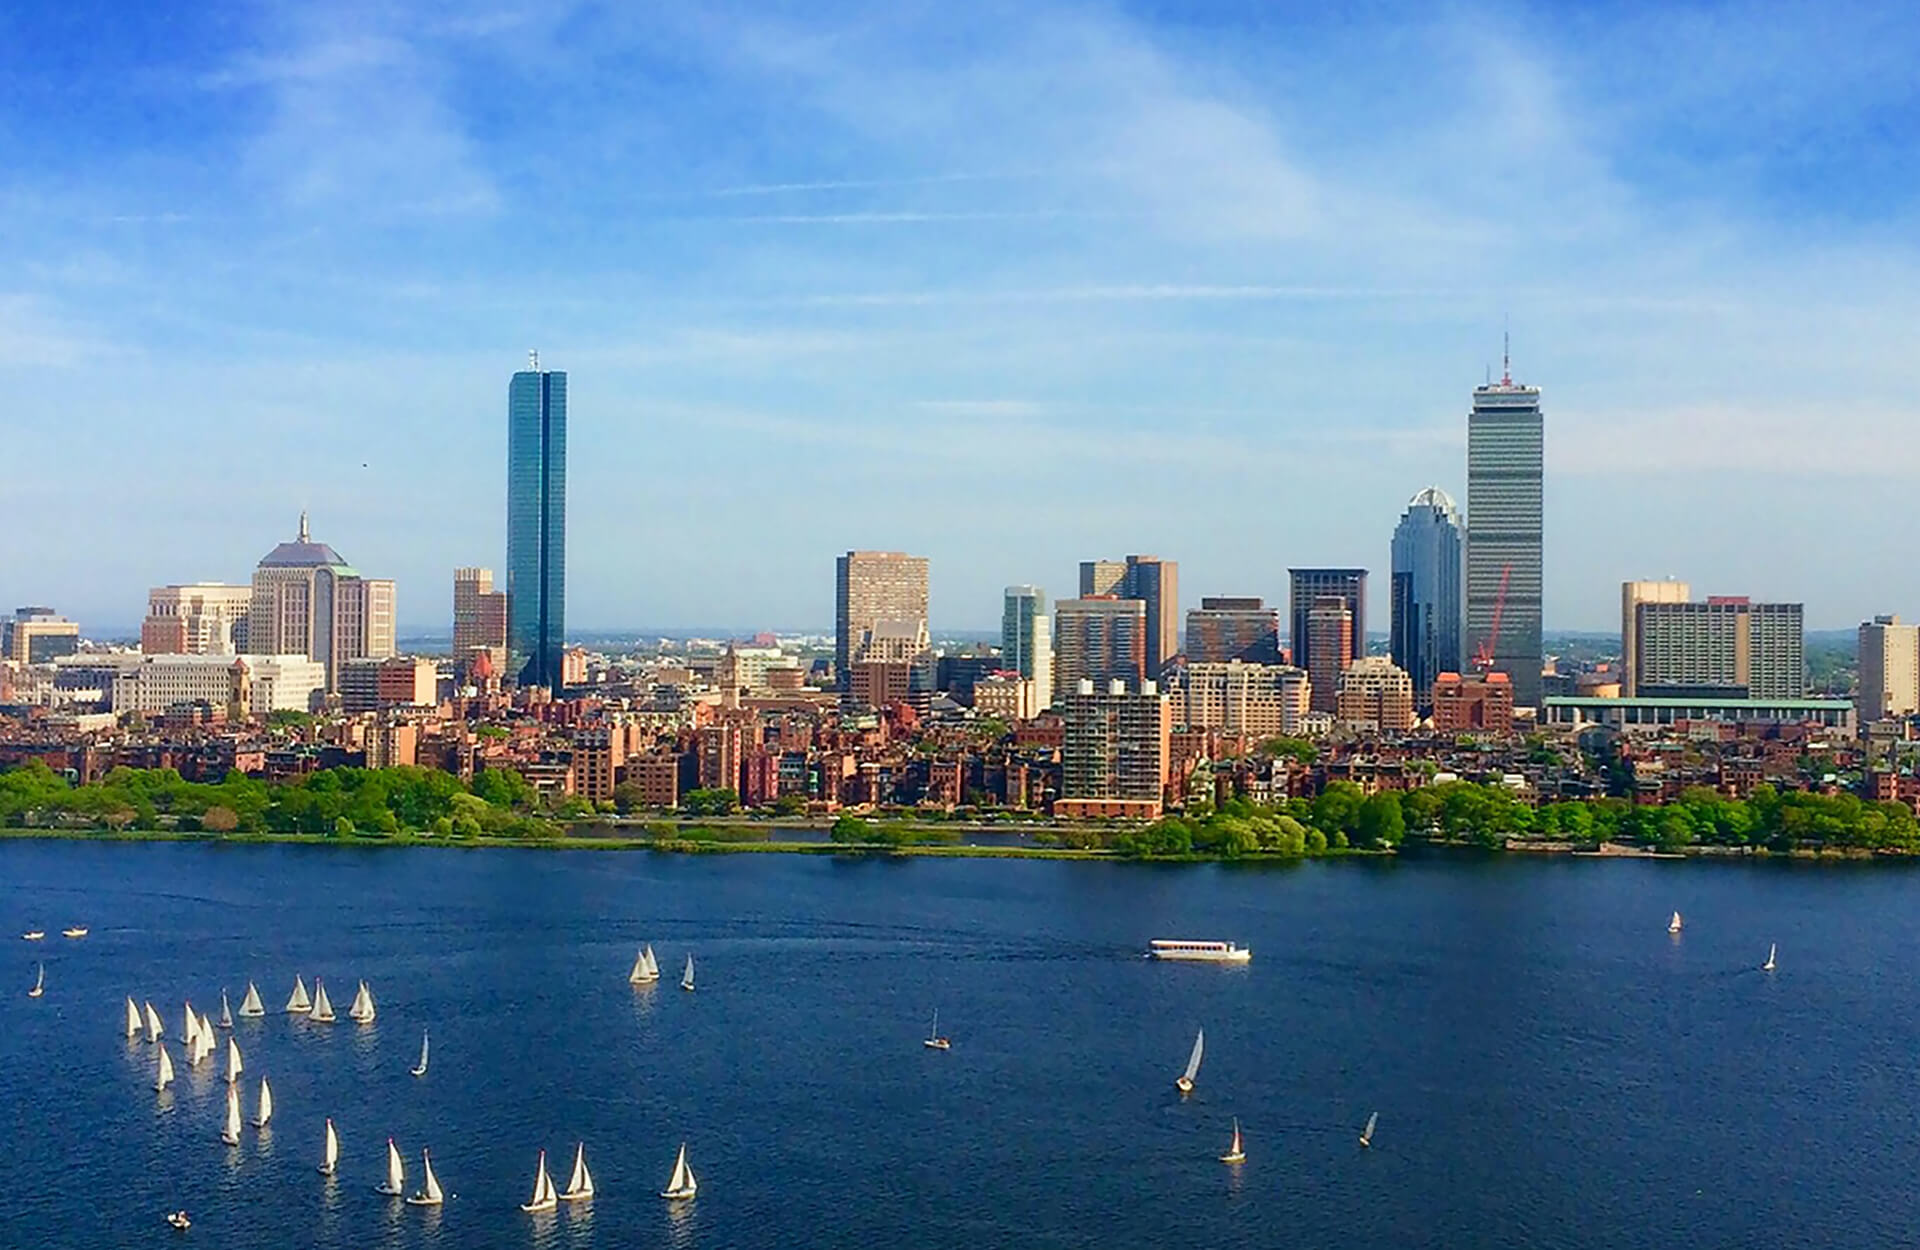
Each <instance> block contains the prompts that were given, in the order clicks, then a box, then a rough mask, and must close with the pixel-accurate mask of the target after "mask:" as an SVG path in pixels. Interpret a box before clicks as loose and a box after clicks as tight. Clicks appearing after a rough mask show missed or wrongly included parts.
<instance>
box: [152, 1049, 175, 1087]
mask: <svg viewBox="0 0 1920 1250" xmlns="http://www.w3.org/2000/svg"><path fill="white" fill-rule="evenodd" d="M171 1084H173V1060H172V1059H170V1058H169V1057H168V1056H167V1048H166V1047H165V1046H162V1047H161V1048H160V1077H159V1079H158V1080H156V1081H154V1083H153V1090H154V1092H155V1093H156V1094H157V1093H159V1092H160V1091H161V1090H163V1089H165V1088H166V1087H167V1086H169V1085H171Z"/></svg>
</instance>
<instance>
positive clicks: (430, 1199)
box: [407, 1150, 446, 1207]
mask: <svg viewBox="0 0 1920 1250" xmlns="http://www.w3.org/2000/svg"><path fill="white" fill-rule="evenodd" d="M420 1170H421V1171H422V1172H425V1173H426V1174H427V1176H426V1181H425V1183H424V1184H422V1185H421V1187H420V1192H419V1193H417V1194H409V1195H407V1205H408V1206H410V1207H437V1206H439V1205H440V1204H441V1203H442V1202H444V1201H446V1197H445V1195H443V1194H442V1193H441V1192H440V1178H439V1177H437V1176H435V1175H434V1174H433V1159H432V1158H431V1157H430V1156H429V1155H428V1154H427V1152H426V1151H424V1150H422V1151H421V1152H420Z"/></svg>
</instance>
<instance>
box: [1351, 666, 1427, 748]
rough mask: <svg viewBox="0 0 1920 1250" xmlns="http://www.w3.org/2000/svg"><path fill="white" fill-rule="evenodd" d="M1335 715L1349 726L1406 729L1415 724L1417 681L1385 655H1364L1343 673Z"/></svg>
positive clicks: (1396, 731)
mask: <svg viewBox="0 0 1920 1250" xmlns="http://www.w3.org/2000/svg"><path fill="white" fill-rule="evenodd" d="M1334 715H1335V716H1336V717H1337V718H1338V719H1339V720H1341V721H1342V722H1344V723H1346V724H1348V725H1373V726H1375V727H1376V728H1378V729H1380V730H1382V731H1384V732H1388V733H1402V732H1405V731H1406V730H1408V729H1411V728H1412V727H1413V681H1412V679H1411V678H1409V677H1408V676H1407V670H1406V669H1404V668H1401V667H1400V666H1399V665H1398V664H1395V663H1394V662H1393V661H1392V660H1390V659H1388V658H1387V657H1386V656H1384V655H1365V656H1361V657H1360V658H1359V659H1357V660H1355V661H1354V662H1353V663H1351V664H1349V665H1347V667H1346V670H1345V671H1344V672H1342V673H1341V674H1340V691H1339V694H1338V695H1337V696H1336V697H1335V700H1334Z"/></svg>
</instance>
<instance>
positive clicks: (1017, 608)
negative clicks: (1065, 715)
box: [1000, 586, 1053, 708]
mask: <svg viewBox="0 0 1920 1250" xmlns="http://www.w3.org/2000/svg"><path fill="white" fill-rule="evenodd" d="M1000 664H1001V667H1003V668H1007V669H1010V670H1012V671H1013V672H1016V673H1019V674H1020V675H1021V676H1022V677H1024V678H1026V679H1027V680H1028V681H1030V682H1032V683H1033V690H1032V698H1033V700H1034V702H1035V704H1036V706H1037V707H1040V708H1044V707H1046V706H1047V705H1048V704H1049V703H1051V702H1052V700H1053V621H1052V619H1051V618H1049V617H1048V615H1047V592H1046V591H1044V590H1042V589H1040V588H1039V587H1038V586H1009V587H1007V592H1006V603H1005V606H1004V607H1003V608H1002V609H1001V612H1000Z"/></svg>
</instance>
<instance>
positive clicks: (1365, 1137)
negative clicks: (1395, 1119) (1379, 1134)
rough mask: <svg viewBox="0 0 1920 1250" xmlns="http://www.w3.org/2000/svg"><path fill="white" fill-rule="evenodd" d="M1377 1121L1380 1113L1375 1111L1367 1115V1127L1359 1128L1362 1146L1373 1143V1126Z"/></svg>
mask: <svg viewBox="0 0 1920 1250" xmlns="http://www.w3.org/2000/svg"><path fill="white" fill-rule="evenodd" d="M1378 1123H1380V1113H1379V1112H1378V1111H1375V1112H1374V1113H1372V1114H1371V1115H1369V1116H1368V1117H1367V1127H1365V1128H1363V1129H1361V1130H1360V1144H1361V1145H1362V1146H1371V1145H1373V1126H1374V1125H1376V1124H1378Z"/></svg>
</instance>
